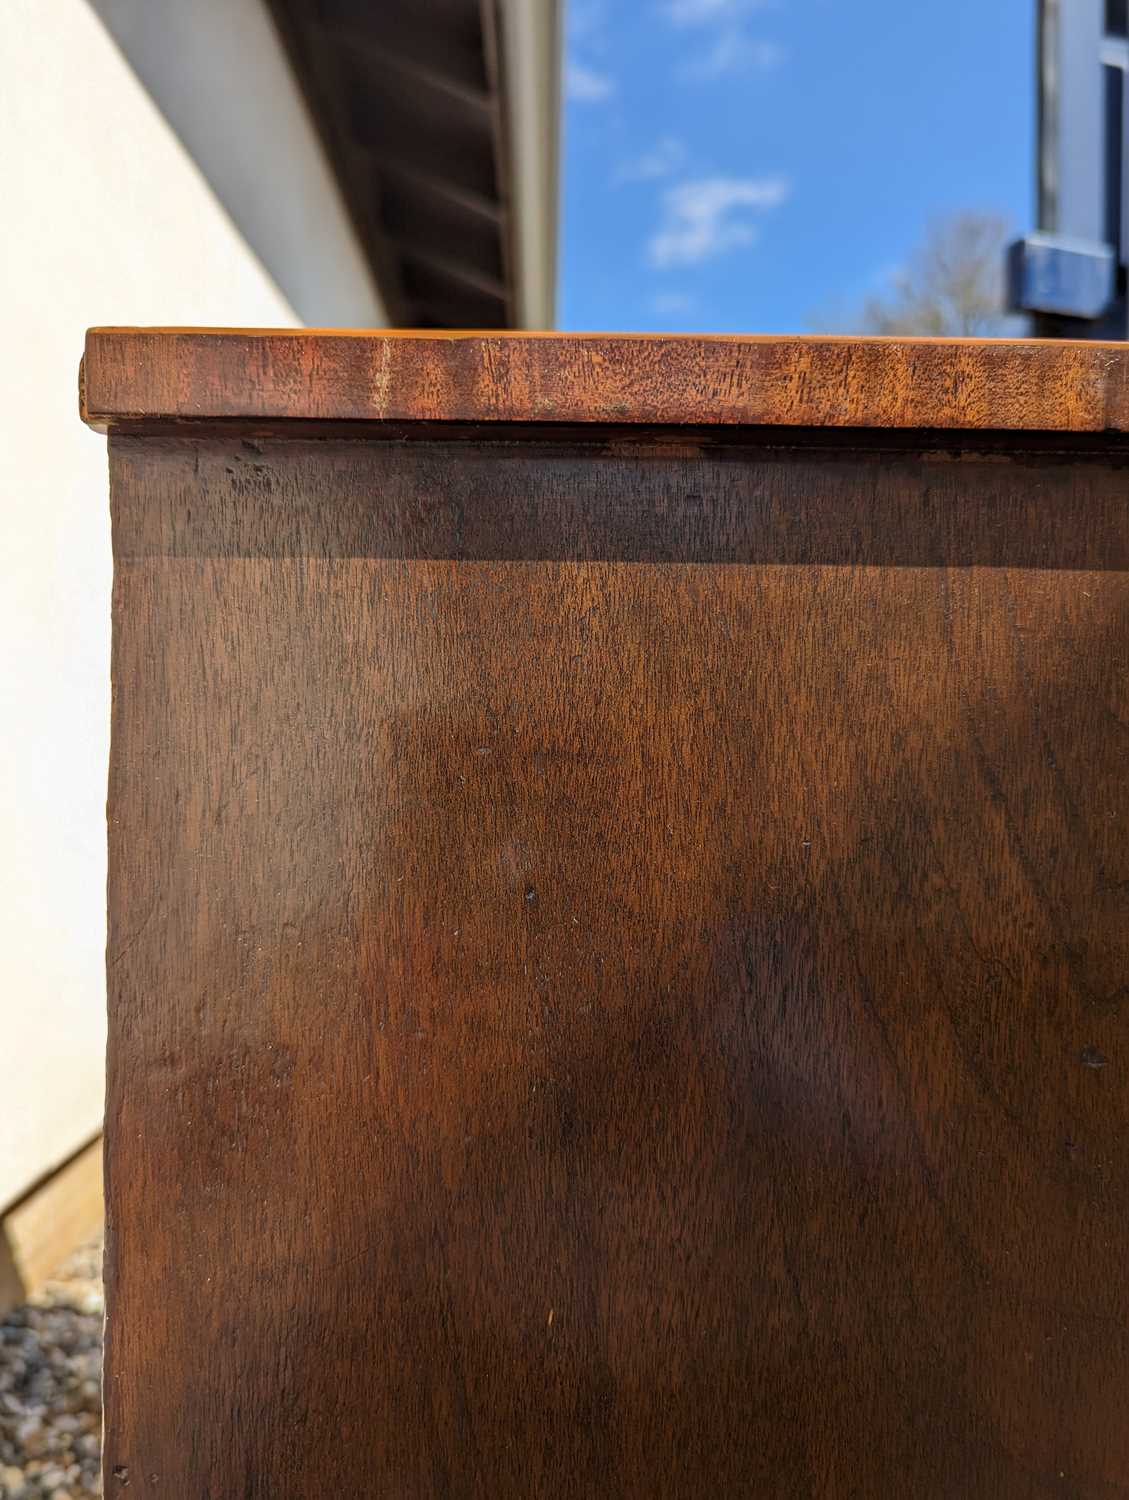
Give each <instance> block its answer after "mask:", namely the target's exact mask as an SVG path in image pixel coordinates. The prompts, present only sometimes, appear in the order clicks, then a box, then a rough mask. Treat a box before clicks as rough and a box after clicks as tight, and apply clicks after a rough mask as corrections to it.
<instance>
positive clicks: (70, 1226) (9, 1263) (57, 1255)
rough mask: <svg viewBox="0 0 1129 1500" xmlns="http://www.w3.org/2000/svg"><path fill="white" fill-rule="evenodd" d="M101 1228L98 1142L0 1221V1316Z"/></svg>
mask: <svg viewBox="0 0 1129 1500" xmlns="http://www.w3.org/2000/svg"><path fill="white" fill-rule="evenodd" d="M101 1224H102V1139H101V1137H100V1136H99V1138H98V1139H97V1140H96V1141H92V1142H91V1144H90V1145H89V1146H86V1147H85V1148H84V1149H83V1150H82V1151H80V1152H79V1153H78V1155H77V1156H73V1157H72V1158H71V1159H70V1160H69V1161H68V1162H66V1163H65V1164H64V1165H63V1166H62V1167H60V1168H59V1170H58V1171H57V1172H55V1173H53V1174H52V1175H51V1176H50V1177H48V1178H47V1179H46V1181H44V1182H43V1183H41V1184H40V1185H39V1187H37V1188H35V1189H34V1190H33V1191H32V1192H30V1193H29V1194H28V1195H27V1197H26V1198H24V1199H22V1200H21V1201H20V1202H19V1203H17V1204H16V1205H15V1207H14V1208H10V1209H9V1210H8V1212H7V1213H6V1214H4V1216H3V1217H2V1218H0V1313H3V1312H5V1311H7V1309H8V1308H10V1307H15V1306H17V1305H18V1304H19V1303H21V1302H24V1301H26V1300H27V1298H28V1297H29V1296H30V1295H31V1293H32V1292H34V1291H35V1290H36V1288H37V1287H39V1286H41V1285H42V1284H43V1282H44V1281H45V1280H46V1279H47V1277H48V1276H50V1275H51V1273H52V1272H53V1271H55V1270H57V1269H58V1268H59V1266H61V1265H62V1263H63V1262H64V1261H65V1260H66V1258H67V1257H68V1256H69V1255H71V1254H72V1253H73V1252H74V1251H75V1250H77V1249H78V1247H79V1246H80V1245H82V1244H85V1243H86V1241H88V1240H89V1239H91V1238H92V1237H93V1236H94V1235H95V1234H97V1233H98V1231H99V1229H100V1227H101Z"/></svg>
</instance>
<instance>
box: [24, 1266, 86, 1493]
mask: <svg viewBox="0 0 1129 1500" xmlns="http://www.w3.org/2000/svg"><path fill="white" fill-rule="evenodd" d="M101 1370H102V1246H101V1245H100V1244H94V1245H87V1246H86V1247H85V1248H84V1249H82V1250H80V1251H79V1252H78V1254H77V1255H75V1256H73V1257H72V1259H71V1260H69V1261H68V1262H67V1264H66V1265H65V1266H64V1267H63V1268H62V1269H61V1270H60V1271H59V1272H58V1273H57V1274H56V1275H55V1276H54V1277H53V1278H52V1280H50V1281H49V1282H48V1283H47V1285H46V1286H45V1287H44V1288H43V1289H42V1291H40V1292H37V1293H36V1295H35V1296H34V1297H33V1298H32V1299H31V1301H30V1302H29V1303H28V1304H27V1306H26V1307H18V1308H16V1309H15V1310H14V1311H13V1312H10V1313H9V1314H8V1316H7V1317H6V1318H4V1319H3V1320H0V1497H2V1500H36V1497H38V1496H41V1495H53V1496H54V1497H55V1500H87V1497H88V1496H92V1495H101V1493H102V1481H101V1478H100V1475H99V1462H100V1452H101V1447H102V1436H101V1434H102V1392H101V1387H100V1379H101Z"/></svg>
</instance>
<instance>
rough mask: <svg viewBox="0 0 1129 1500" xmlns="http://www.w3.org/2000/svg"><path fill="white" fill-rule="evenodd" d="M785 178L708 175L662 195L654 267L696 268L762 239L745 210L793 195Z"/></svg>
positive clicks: (652, 249) (764, 208) (769, 206)
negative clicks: (757, 239) (661, 216)
mask: <svg viewBox="0 0 1129 1500" xmlns="http://www.w3.org/2000/svg"><path fill="white" fill-rule="evenodd" d="M788 191H789V188H788V183H787V182H786V181H785V179H784V178H782V177H705V178H700V179H698V180H697V181H692V182H681V183H679V184H678V186H677V187H673V188H668V189H667V191H666V192H665V193H664V194H663V200H662V202H663V219H662V223H661V224H660V225H659V227H658V229H657V230H656V232H655V233H654V235H653V236H652V237H651V240H650V243H649V245H648V247H647V252H648V257H649V259H650V262H651V264H652V265H653V266H655V267H657V268H658V269H659V270H667V269H669V268H670V267H671V266H693V265H697V264H698V263H699V262H700V261H703V260H712V259H713V258H714V257H715V256H718V255H722V254H724V253H725V251H727V250H733V249H736V248H737V246H739V245H750V244H752V242H753V241H754V240H755V239H756V238H757V234H758V230H757V226H756V225H755V224H751V223H749V221H748V219H747V218H742V217H740V216H739V214H740V210H741V209H759V210H761V211H762V212H764V211H767V210H768V209H772V208H776V207H778V206H779V205H780V204H781V203H783V201H784V199H785V198H786V197H787V196H788Z"/></svg>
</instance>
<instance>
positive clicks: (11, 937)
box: [0, 0, 362, 1208]
mask: <svg viewBox="0 0 1129 1500" xmlns="http://www.w3.org/2000/svg"><path fill="white" fill-rule="evenodd" d="M148 3H149V4H151V5H152V7H153V9H154V10H155V9H156V8H157V0H148ZM230 3H231V5H232V7H234V8H235V9H244V10H245V9H246V7H247V5H248V4H250V3H252V0H230ZM254 3H257V0H254ZM161 4H162V7H163V5H164V0H161ZM213 8H214V7H213ZM181 9H182V11H183V12H186V13H187V12H192V11H193V10H196V11H197V13H198V14H200V15H203V14H204V7H203V5H201V6H200V7H196V6H195V3H194V4H193V5H183V4H182V5H181ZM277 86H278V87H281V86H282V85H281V84H278V85H277ZM260 104H261V107H262V108H264V109H265V108H266V107H267V102H266V101H265V100H260ZM185 107H187V105H185ZM199 107H200V108H201V109H204V110H209V109H214V108H215V102H214V100H211V99H209V98H207V97H205V96H201V99H200V106H199ZM273 107H275V108H276V109H277V110H280V111H282V115H280V116H279V118H282V117H283V116H285V119H286V121H287V123H286V126H285V128H282V127H281V126H280V128H279V130H278V135H277V139H278V141H279V142H280V149H281V150H282V151H283V154H285V150H288V149H290V144H291V143H292V141H293V134H292V131H293V128H294V120H293V114H292V108H297V107H298V105H297V94H296V91H295V93H294V96H293V99H289V98H283V99H281V100H279V99H276V100H275V104H274V106H273ZM0 139H2V140H3V142H4V146H3V150H2V151H0V204H2V205H3V233H2V234H0V295H2V297H3V311H4V318H3V325H2V327H3V333H2V343H3V352H2V356H0V584H2V586H0V725H2V728H0V852H2V858H0V1208H2V1207H3V1206H4V1205H5V1204H6V1203H8V1202H10V1201H11V1200H12V1199H13V1198H15V1197H16V1196H18V1195H19V1194H20V1193H21V1192H22V1191H24V1190H25V1189H26V1188H27V1187H28V1186H30V1185H31V1183H32V1182H33V1181H34V1180H35V1179H36V1178H38V1177H40V1176H41V1175H43V1174H44V1173H45V1172H46V1171H48V1170H50V1169H51V1168H52V1167H53V1166H54V1165H56V1164H57V1163H58V1162H59V1161H60V1160H62V1159H64V1158H65V1157H67V1156H68V1155H70V1154H71V1153H72V1152H73V1151H74V1150H75V1149H76V1148H77V1147H78V1146H80V1145H81V1144H82V1142H83V1141H84V1140H85V1139H87V1138H88V1137H89V1136H90V1135H91V1134H92V1133H94V1132H95V1131H96V1130H97V1129H98V1127H99V1123H100V1119H101V1111H102V1073H103V1047H104V976H103V948H104V909H105V795H106V756H107V746H108V706H109V595H110V549H109V524H108V514H107V479H106V444H105V439H104V438H101V437H98V436H96V435H95V434H94V433H91V432H89V431H87V429H86V428H84V427H83V426H82V425H81V423H80V422H79V418H78V410H77V401H76V376H77V370H78V361H79V356H80V354H81V352H82V340H83V332H84V330H85V329H86V327H87V326H88V325H90V324H97V323H117V324H129V323H159V324H176V323H188V324H237V325H243V326H247V325H256V324H259V325H291V324H294V323H296V322H297V321H298V318H297V317H296V315H295V312H294V310H293V309H292V307H291V305H290V304H289V303H288V302H287V300H286V299H285V298H284V296H283V294H282V293H281V292H280V290H279V288H278V286H277V285H276V283H275V282H274V281H273V280H272V279H271V277H270V276H269V275H268V274H267V272H266V271H265V270H264V268H263V266H262V264H261V263H260V262H259V260H258V259H256V257H255V255H254V254H253V253H252V252H251V250H250V249H249V248H248V245H247V243H246V241H245V239H244V238H243V237H242V235H241V234H240V233H239V231H238V230H237V229H236V227H235V226H234V225H233V223H232V222H231V220H230V218H229V216H228V215H227V213H226V212H225V211H224V209H223V207H222V206H221V204H220V202H219V201H218V199H217V197H216V195H215V193H214V192H213V191H212V190H211V188H210V187H209V186H208V184H207V182H206V181H205V178H204V176H203V175H202V174H201V172H200V170H199V169H198V168H197V166H196V165H195V164H194V162H193V160H192V158H191V157H190V156H189V154H188V153H187V151H186V150H185V148H184V145H183V144H182V142H181V141H180V139H178V136H177V135H176V134H174V133H173V130H172V129H171V128H170V126H169V124H168V122H167V120H166V118H165V116H164V115H163V114H162V113H161V112H160V111H159V110H158V108H157V107H156V106H155V104H154V102H153V100H152V99H151V97H150V95H149V93H148V92H147V90H146V89H145V87H143V85H142V84H141V82H140V81H139V79H138V77H137V76H136V74H135V73H134V71H133V70H132V69H131V67H130V66H129V64H128V63H127V62H126V61H125V59H124V57H123V55H122V53H121V52H120V51H119V49H118V47H117V46H116V45H115V44H114V42H113V41H112V40H111V38H110V36H109V34H108V33H107V31H106V30H105V28H104V26H103V24H102V22H101V21H100V20H99V18H98V16H97V15H96V13H95V11H94V10H93V9H92V8H91V7H90V5H89V4H88V3H87V0H51V3H50V4H45V3H44V0H6V3H5V5H4V7H3V18H2V23H0ZM269 139H270V136H269V133H268V134H267V135H266V136H262V140H265V141H267V142H269ZM261 143H262V141H261V142H260V144H261ZM227 149H228V151H229V154H231V155H236V154H238V152H239V151H240V143H239V139H238V137H237V136H232V135H229V136H228V137H227ZM279 166H280V169H281V170H282V174H283V176H285V166H286V163H285V161H281V162H280V163H279ZM296 170H297V169H296ZM310 170H314V169H313V168H311V169H310ZM307 186H308V184H307ZM318 191H319V190H318V189H317V188H316V185H315V187H314V188H313V189H311V192H312V194H313V199H316V198H317V196H318ZM310 201H313V200H310ZM326 234H327V235H328V236H329V240H330V243H329V245H328V248H327V249H326V250H325V256H326V259H325V261H324V263H323V267H322V269H323V272H324V270H325V266H327V265H328V266H329V268H330V269H329V271H328V274H327V277H323V281H325V280H327V281H330V282H331V281H332V280H333V275H334V272H333V266H334V265H335V264H341V263H344V261H348V260H349V259H350V257H351V256H352V254H353V253H354V252H353V250H352V248H351V247H349V246H348V245H346V246H345V247H344V248H342V247H341V246H340V245H337V246H336V247H335V246H334V244H333V243H332V240H333V230H332V226H326ZM287 255H288V256H289V257H290V262H291V271H290V272H288V273H287V274H288V277H289V279H292V281H293V285H294V286H295V287H296V288H298V287H302V288H304V290H303V291H302V297H303V300H304V301H306V302H307V303H308V307H310V308H314V307H316V306H317V302H316V285H315V283H316V282H317V280H318V277H317V275H316V274H315V272H316V267H315V268H314V269H311V267H310V266H309V265H307V266H305V267H304V268H299V269H298V270H295V269H294V262H295V261H296V260H297V259H300V258H301V257H300V254H299V246H298V244H297V242H296V241H293V242H291V243H290V249H289V250H288V251H287ZM299 271H300V273H301V274H299ZM311 287H313V288H314V290H313V291H311V290H310V289H311ZM311 298H312V299H313V300H310V299H311ZM325 305H326V306H329V305H330V304H329V303H326V304H325ZM348 321H362V319H361V318H359V317H357V316H355V315H354V316H353V317H351V318H349V319H348Z"/></svg>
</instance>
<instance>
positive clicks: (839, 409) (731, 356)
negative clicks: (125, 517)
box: [83, 328, 1129, 433]
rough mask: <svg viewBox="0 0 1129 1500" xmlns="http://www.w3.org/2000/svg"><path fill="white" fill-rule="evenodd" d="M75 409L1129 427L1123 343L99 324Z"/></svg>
mask: <svg viewBox="0 0 1129 1500" xmlns="http://www.w3.org/2000/svg"><path fill="white" fill-rule="evenodd" d="M84 369H85V377H84V389H85V395H84V398H83V415H84V416H85V418H86V420H87V421H88V422H89V423H91V425H92V426H95V427H98V428H100V429H103V430H104V429H106V428H108V427H110V426H112V425H113V424H114V423H115V422H118V421H121V420H125V419H142V420H155V421H160V420H165V419H176V420H180V419H199V418H206V419H215V418H227V417H246V418H251V419H269V420H288V419H298V418H301V419H308V420H330V421H342V422H348V421H386V420H394V421H416V420H420V421H459V422H530V421H535V422H547V423H550V422H552V423H560V422H568V423H631V424H648V425H653V424H671V425H685V424H689V425H699V424H707V423H708V424H718V425H722V426H731V425H735V424H737V425H740V424H773V425H783V426H789V427H791V426H801V427H812V426H827V427H863V428H869V427H887V428H901V429H906V428H938V429H941V428H944V429H969V430H991V429H999V430H1022V431H1044V432H1080V433H1095V432H1102V431H1115V432H1124V431H1127V430H1129V345H1125V344H1098V343H1068V342H1041V341H1036V340H1026V341H1009V340H999V341H979V340H962V339H952V340H949V339H858V338H745V337H701V336H695V337H686V338H669V337H662V338H658V337H646V336H637V335H632V336H623V335H613V334H580V335H571V336H570V335H564V334H547V335H543V336H536V335H532V336H531V335H528V334H522V335H511V334H504V333H498V334H493V333H491V334H481V333H468V334H461V333H439V334H426V333H419V332H416V333H409V334H405V333H394V334H387V333H371V332H350V331H340V330H326V331H316V330H311V331H301V332H296V331H290V330H287V331H277V330H253V329H229V330H214V329H173V328H169V329H159V328H95V329H91V330H90V332H89V333H88V335H87V340H86V357H85V361H84Z"/></svg>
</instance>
